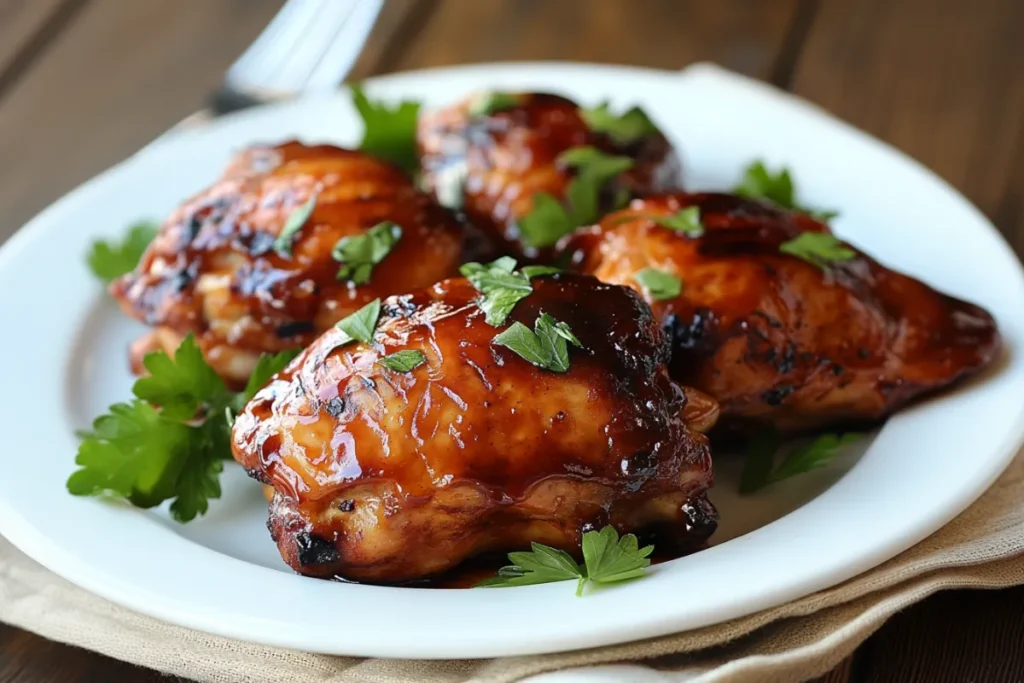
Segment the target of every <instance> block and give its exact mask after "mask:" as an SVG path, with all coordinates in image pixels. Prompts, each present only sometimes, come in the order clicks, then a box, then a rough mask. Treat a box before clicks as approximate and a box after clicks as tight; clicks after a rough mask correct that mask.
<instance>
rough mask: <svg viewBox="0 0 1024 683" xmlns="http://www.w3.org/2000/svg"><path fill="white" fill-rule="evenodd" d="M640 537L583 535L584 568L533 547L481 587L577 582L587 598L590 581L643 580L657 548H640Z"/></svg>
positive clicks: (608, 531)
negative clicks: (585, 592)
mask: <svg viewBox="0 0 1024 683" xmlns="http://www.w3.org/2000/svg"><path fill="white" fill-rule="evenodd" d="M639 545H640V544H639V543H637V540H636V536H634V535H633V534H626V535H624V536H622V537H621V538H620V537H619V534H618V532H616V531H615V528H614V527H611V526H606V527H604V528H603V529H601V530H600V531H588V532H587V533H585V534H583V564H582V565H581V564H579V563H577V562H576V560H574V559H573V558H572V556H571V555H569V553H567V552H565V551H564V550H557V549H555V548H551V547H549V546H546V545H542V544H540V543H532V544H531V545H530V552H517V553H509V555H508V559H509V561H510V562H511V563H512V564H511V565H509V566H506V567H502V568H501V569H499V570H498V575H497V576H496V577H494V578H492V579H487V580H486V581H483V582H482V583H480V584H478V586H480V587H508V586H529V585H532V584H538V583H552V582H555V581H570V580H575V581H576V595H577V596H580V595H583V588H584V587H585V586H586V585H587V582H588V581H593V582H595V583H615V582H618V581H628V580H629V579H635V578H637V577H639V576H643V575H644V573H645V572H646V571H647V568H648V567H649V566H650V565H651V560H650V555H651V553H652V552H654V546H651V545H649V546H646V547H644V548H641V547H639Z"/></svg>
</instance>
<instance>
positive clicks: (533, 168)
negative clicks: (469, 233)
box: [418, 94, 681, 258]
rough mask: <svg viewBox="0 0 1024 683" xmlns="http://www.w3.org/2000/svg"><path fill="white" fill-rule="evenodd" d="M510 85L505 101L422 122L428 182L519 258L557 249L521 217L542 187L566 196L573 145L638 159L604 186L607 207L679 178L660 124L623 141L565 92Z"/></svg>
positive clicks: (457, 108)
mask: <svg viewBox="0 0 1024 683" xmlns="http://www.w3.org/2000/svg"><path fill="white" fill-rule="evenodd" d="M503 95H504V97H506V98H508V99H507V100H505V101H504V102H502V103H501V104H500V106H496V107H491V108H486V107H485V108H484V109H483V111H481V107H480V104H481V98H487V97H488V95H477V96H475V97H472V98H469V99H467V100H465V101H463V102H460V103H458V104H456V105H454V106H452V107H450V108H447V109H441V110H437V111H433V112H426V113H424V114H422V115H421V117H420V121H419V129H418V142H419V148H420V163H421V165H422V168H423V182H424V185H425V186H426V187H427V188H428V189H430V190H432V191H433V192H435V193H436V195H437V197H438V198H439V199H440V200H441V202H442V203H444V204H446V205H448V206H453V207H457V208H461V209H462V210H463V211H464V213H465V215H466V218H467V219H468V221H469V223H470V224H471V225H472V226H474V227H475V228H477V229H479V230H480V231H482V232H483V233H484V235H485V236H486V238H489V239H490V240H491V242H492V243H493V244H494V245H496V247H497V249H498V251H499V252H508V253H512V254H513V255H515V256H517V257H519V258H524V257H526V258H536V257H538V256H546V255H547V254H548V253H549V252H550V249H549V247H551V246H552V245H551V244H547V243H535V241H532V240H531V239H530V237H529V235H527V234H524V231H523V230H522V225H521V220H522V219H523V217H524V216H525V215H527V214H528V213H529V212H530V210H531V209H533V208H534V206H535V204H536V196H537V194H538V193H548V194H550V195H551V196H553V197H554V198H556V199H558V200H565V198H566V194H567V190H568V188H569V184H570V182H571V181H572V179H573V177H574V175H575V173H576V171H574V169H572V168H570V167H569V166H568V165H567V164H566V163H565V162H564V161H561V160H560V159H559V157H560V155H562V154H563V153H564V152H566V151H567V150H570V149H573V148H579V147H593V148H596V149H597V150H600V151H601V152H603V153H605V154H608V155H616V156H623V157H627V158H629V159H630V160H632V166H631V167H630V168H628V169H626V170H625V171H623V172H622V173H620V174H618V175H617V176H616V177H615V178H613V179H612V180H610V181H609V182H608V183H606V184H605V185H604V186H603V187H602V188H601V195H600V205H601V208H602V209H604V210H609V209H613V208H616V207H615V205H614V203H615V202H616V201H618V199H620V198H628V197H630V196H638V195H643V194H648V193H652V192H667V191H670V190H674V189H678V188H679V187H680V186H681V185H680V182H681V181H680V165H679V160H678V158H677V156H676V154H675V152H674V151H673V149H672V146H671V144H670V143H669V142H668V140H667V139H666V138H665V136H664V135H662V134H661V133H660V132H657V130H655V129H653V126H651V128H650V130H646V131H644V132H643V133H642V134H639V135H636V136H635V139H632V140H629V141H624V140H623V138H622V137H621V136H620V137H619V138H615V137H612V136H610V135H608V134H606V133H604V132H598V131H595V130H593V129H592V128H591V127H590V126H588V123H587V121H586V120H585V118H584V116H583V114H582V110H581V109H580V107H579V106H578V105H577V104H576V103H575V102H573V101H571V100H568V99H566V98H564V97H560V96H558V95H549V94H515V95H508V94H503ZM491 97H493V95H491ZM619 206H621V204H619ZM596 218H597V216H594V217H593V218H592V219H591V220H590V221H587V222H592V221H593V220H596ZM556 239H557V237H556Z"/></svg>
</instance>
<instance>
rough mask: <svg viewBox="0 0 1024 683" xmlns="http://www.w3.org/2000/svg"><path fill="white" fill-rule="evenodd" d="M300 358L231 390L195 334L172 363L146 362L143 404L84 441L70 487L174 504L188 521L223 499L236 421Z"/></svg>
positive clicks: (138, 398) (139, 389) (101, 421)
mask: <svg viewBox="0 0 1024 683" xmlns="http://www.w3.org/2000/svg"><path fill="white" fill-rule="evenodd" d="M296 354H297V352H294V351H290V352H284V353H280V354H277V355H276V356H264V357H263V358H261V359H260V362H259V363H258V364H257V365H256V368H255V369H254V371H253V373H252V375H251V376H250V378H249V382H248V384H247V385H246V388H245V390H244V391H242V392H239V393H235V392H231V391H228V389H227V388H226V387H225V385H224V382H223V380H221V379H220V377H218V376H217V374H216V373H215V372H214V371H213V369H212V368H211V367H210V366H209V365H208V364H207V363H206V361H205V360H204V359H203V355H202V352H201V351H200V350H199V347H198V345H197V344H196V342H195V339H194V338H193V337H192V335H189V336H187V337H186V338H185V340H184V341H183V342H182V343H181V345H180V346H179V347H178V349H177V351H176V352H175V354H174V358H173V359H172V358H171V357H170V356H168V355H167V354H166V353H164V352H163V351H157V352H154V353H151V354H149V355H147V356H146V358H145V360H144V364H145V366H146V369H147V370H148V371H149V373H150V374H149V376H147V377H143V378H140V379H139V380H137V381H136V382H135V386H134V387H133V388H132V393H133V394H134V395H135V398H134V399H133V400H131V401H129V402H128V403H116V404H114V405H112V406H110V408H109V412H108V413H106V414H104V415H101V416H99V417H98V418H96V420H95V421H94V422H93V425H92V430H90V431H87V432H84V433H83V434H81V437H82V442H81V444H80V445H79V447H78V454H77V456H76V457H75V463H76V464H78V465H79V466H80V468H79V469H78V470H76V471H75V472H74V473H72V474H71V476H70V477H69V478H68V481H67V489H68V491H69V492H70V493H72V494H74V495H78V496H100V495H107V496H114V497H118V498H124V499H126V500H128V501H129V502H130V503H131V504H132V505H135V506H137V507H144V508H149V507H153V506H155V505H159V504H160V503H162V502H163V501H165V500H171V499H173V502H172V503H171V516H172V517H174V519H176V520H178V521H179V522H188V521H190V520H192V519H194V518H195V517H196V516H197V515H201V514H204V513H205V512H206V511H207V509H208V507H209V501H210V499H211V498H219V497H220V492H221V491H220V482H219V476H220V473H221V470H222V469H223V466H224V465H223V461H224V460H225V459H227V458H230V457H231V441H230V431H231V421H232V414H233V413H235V412H238V411H239V410H241V409H242V406H244V405H245V403H246V402H247V401H249V400H250V399H251V398H252V396H253V395H254V394H255V393H256V392H257V391H258V390H259V389H260V388H261V387H262V386H263V385H265V384H266V383H267V381H269V379H270V377H271V376H273V375H274V374H275V373H277V372H279V371H281V370H282V369H283V368H284V367H285V365H287V364H288V363H289V362H290V361H291V360H292V359H293V358H294V357H295V355H296Z"/></svg>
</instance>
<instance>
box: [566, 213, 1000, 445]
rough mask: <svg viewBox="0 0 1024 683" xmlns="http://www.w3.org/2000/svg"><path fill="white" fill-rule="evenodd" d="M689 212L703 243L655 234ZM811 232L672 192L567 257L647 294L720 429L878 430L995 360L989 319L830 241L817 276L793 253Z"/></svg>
mask: <svg viewBox="0 0 1024 683" xmlns="http://www.w3.org/2000/svg"><path fill="white" fill-rule="evenodd" d="M687 207H698V209H699V212H700V214H699V215H700V223H701V224H702V225H703V235H701V236H692V235H688V234H686V233H684V232H680V231H677V230H673V229H670V228H669V227H665V225H662V224H659V223H658V222H657V220H662V221H664V220H665V218H666V217H671V216H676V217H680V216H685V214H682V213H681V210H683V209H686V208H687ZM691 212H692V209H691ZM652 219H657V220H652ZM669 222H671V221H669ZM684 223H685V221H684ZM677 225H678V223H677ZM807 233H814V234H825V235H828V234H829V229H828V227H827V226H826V225H824V224H823V223H820V222H818V221H816V220H814V219H812V218H810V217H808V216H805V215H802V214H799V213H789V212H785V211H781V210H777V209H775V208H772V207H769V206H766V205H764V204H761V203H758V202H755V201H752V200H747V199H742V198H739V197H734V196H731V195H725V194H676V195H668V196H661V197H652V198H649V199H645V200H637V201H634V202H633V203H632V204H631V205H630V206H629V208H628V209H626V210H624V211H621V212H619V213H616V214H613V215H610V216H608V217H606V218H605V219H604V221H603V222H602V223H601V224H600V225H596V226H593V227H591V228H586V229H583V230H580V231H578V232H577V234H575V235H573V236H571V237H569V238H567V239H566V240H564V241H563V243H562V245H561V246H562V248H563V249H565V250H566V251H567V252H569V254H570V255H571V259H572V261H573V262H574V263H575V267H576V268H578V269H580V270H582V271H583V272H586V273H590V274H592V275H594V276H596V277H598V278H599V279H601V280H603V281H604V282H609V283H616V284H623V285H629V286H630V287H633V288H634V289H636V290H638V291H641V292H643V293H644V296H645V298H646V299H647V301H648V303H650V304H651V306H652V308H653V309H654V313H655V315H656V316H657V317H658V319H659V320H660V321H662V322H663V323H664V325H665V328H666V331H667V332H668V334H669V336H670V337H671V338H672V344H673V358H672V363H671V372H672V376H673V378H674V379H675V380H676V381H677V382H681V383H683V384H686V385H688V386H693V387H696V388H697V389H700V390H701V391H704V392H707V393H708V394H710V395H711V396H713V397H714V398H715V399H717V400H718V402H719V403H720V404H721V409H722V417H723V419H722V424H723V426H725V425H732V426H734V427H743V426H746V427H751V428H752V427H756V426H758V425H759V424H760V425H764V424H771V425H774V426H775V427H777V428H779V429H780V430H782V431H784V432H799V431H806V430H812V429H816V428H820V427H825V426H829V425H836V426H840V425H849V426H852V425H853V424H855V423H868V422H873V421H876V420H879V419H881V418H883V417H885V416H886V415H888V414H890V413H892V412H893V411H895V410H898V409H899V408H900V407H901V406H903V405H905V404H906V403H907V402H909V401H910V400H912V399H914V398H915V397H918V396H921V395H924V394H928V393H931V392H935V391H938V390H940V389H943V388H945V387H948V386H950V385H951V384H953V383H954V382H956V381H958V380H960V379H963V378H964V377H967V376H968V375H971V374H973V373H976V372H978V371H979V370H981V369H982V368H984V367H985V366H987V365H989V364H990V363H991V362H992V361H993V359H994V358H996V356H997V355H998V352H999V348H1000V339H999V334H998V332H997V330H996V325H995V323H994V321H993V319H992V317H991V316H990V315H989V314H988V313H987V312H986V311H984V310H982V309H981V308H979V307H977V306H974V305H972V304H969V303H966V302H963V301H960V300H958V299H955V298H953V297H950V296H946V295H945V294H941V293H939V292H936V291H935V290H934V289H932V288H930V287H929V286H927V285H925V284H923V283H921V282H919V281H917V280H915V279H913V278H910V277H907V276H906V275H902V274H900V273H897V272H894V271H892V270H889V269H888V268H886V267H884V266H882V265H880V264H879V263H877V262H876V261H874V260H873V259H871V258H870V257H869V256H866V255H865V254H863V253H861V252H859V251H856V250H854V249H852V248H850V247H848V245H843V244H842V243H840V242H838V241H835V242H834V243H833V244H832V245H831V249H829V248H827V247H828V246H829V245H828V244H827V240H829V239H830V238H828V237H826V244H824V245H822V244H821V243H820V241H819V242H818V244H819V247H821V249H819V252H820V253H818V254H817V256H815V255H814V254H805V255H806V256H808V257H809V258H810V259H811V260H812V261H813V260H817V261H818V263H817V264H814V263H811V262H809V261H807V260H804V259H802V258H799V257H797V256H795V255H791V253H788V252H789V251H791V250H793V249H794V248H796V247H800V246H801V245H802V246H803V247H804V249H806V248H807V247H809V246H810V247H813V246H814V245H813V244H808V241H813V240H815V239H818V238H816V237H804V238H802V240H801V242H800V243H794V242H792V241H791V240H794V239H795V238H798V237H800V236H801V235H806V234H807ZM787 242H788V243H789V246H788V247H782V245H783V244H785V243H787ZM794 245H795V246H794ZM780 247H782V248H781V251H780ZM822 249H823V250H822ZM798 250H799V249H798ZM836 250H838V252H837V251H836ZM812 251H813V249H812ZM647 268H650V269H655V270H658V271H663V272H666V273H669V274H672V275H674V276H676V277H677V278H678V279H679V280H681V293H679V294H678V295H676V293H675V292H674V291H673V290H672V288H671V287H669V288H667V291H665V290H666V288H665V287H664V286H662V287H661V289H662V291H661V292H658V291H651V289H650V288H648V287H645V286H642V285H641V283H639V282H638V281H637V277H638V274H639V273H641V271H643V270H644V269H647ZM639 277H640V279H641V280H643V279H645V278H644V276H643V275H642V274H641V275H639ZM648 284H650V281H648ZM655 289H658V287H655ZM659 294H660V297H659V296H657V295H659Z"/></svg>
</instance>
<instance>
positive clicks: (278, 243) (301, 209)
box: [274, 194, 317, 258]
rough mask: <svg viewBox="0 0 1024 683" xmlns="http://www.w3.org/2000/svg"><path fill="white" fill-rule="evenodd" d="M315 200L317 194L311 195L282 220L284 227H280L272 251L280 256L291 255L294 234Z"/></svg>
mask: <svg viewBox="0 0 1024 683" xmlns="http://www.w3.org/2000/svg"><path fill="white" fill-rule="evenodd" d="M316 200H317V196H316V195H315V194H313V195H311V196H310V197H309V199H307V200H306V201H304V202H302V204H300V205H299V206H298V207H297V208H296V209H295V210H294V211H292V212H291V213H290V214H289V215H288V219H287V220H286V221H285V222H284V227H282V228H281V232H279V233H278V235H277V237H276V238H275V239H274V251H276V252H277V253H278V254H279V255H280V256H283V257H286V258H289V257H291V255H292V246H293V245H294V243H295V236H296V235H298V234H299V230H301V229H302V226H303V225H305V224H306V221H308V220H309V217H310V215H312V213H313V209H314V208H315V207H316Z"/></svg>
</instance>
